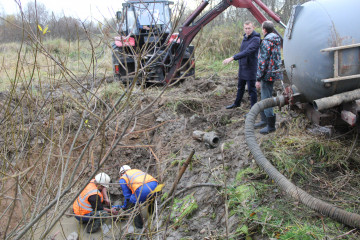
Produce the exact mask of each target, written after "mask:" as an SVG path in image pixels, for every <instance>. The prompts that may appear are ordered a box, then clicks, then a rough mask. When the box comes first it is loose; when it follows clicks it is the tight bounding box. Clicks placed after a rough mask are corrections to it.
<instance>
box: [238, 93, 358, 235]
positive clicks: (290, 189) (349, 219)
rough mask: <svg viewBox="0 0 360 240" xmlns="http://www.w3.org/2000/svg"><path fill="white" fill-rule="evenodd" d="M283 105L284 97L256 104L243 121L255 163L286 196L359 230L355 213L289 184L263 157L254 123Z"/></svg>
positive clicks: (247, 141)
mask: <svg viewBox="0 0 360 240" xmlns="http://www.w3.org/2000/svg"><path fill="white" fill-rule="evenodd" d="M283 105H285V97H284V96H280V97H276V98H268V99H265V100H262V101H261V102H258V103H256V104H255V105H254V106H253V107H252V108H251V110H250V112H249V113H248V114H247V117H246V120H245V139H246V143H247V145H248V147H249V149H250V151H251V153H252V155H253V156H254V159H255V161H256V163H257V164H258V165H259V166H260V167H261V168H262V169H263V170H264V171H265V172H266V173H267V174H268V175H269V176H270V178H271V179H273V180H274V182H275V183H276V184H277V185H278V186H279V187H280V188H281V190H283V191H284V192H286V193H287V194H288V195H290V196H291V197H293V198H295V199H296V200H297V201H300V202H302V203H303V204H305V205H306V206H307V207H309V208H311V209H313V210H314V211H316V212H319V213H320V214H322V215H324V216H327V217H330V218H332V219H334V220H336V221H338V222H341V223H344V224H346V225H348V226H352V227H355V228H360V215H359V214H356V213H351V212H347V211H345V210H342V209H340V208H338V207H335V206H334V205H332V204H329V203H326V202H324V201H322V200H320V199H317V198H315V197H313V196H311V195H310V194H308V193H307V192H305V191H304V190H302V189H301V188H299V187H297V186H296V185H295V184H293V183H292V182H290V181H289V180H288V179H287V178H286V177H285V176H284V175H282V174H281V173H280V172H279V171H278V170H277V169H276V168H275V167H274V166H273V165H272V164H271V163H270V162H269V161H268V160H267V159H266V157H265V156H264V154H263V153H262V151H261V149H260V146H259V145H258V143H257V142H256V138H255V134H254V123H255V120H256V117H257V115H258V114H259V113H260V112H261V111H263V110H264V109H266V108H270V107H275V106H283Z"/></svg>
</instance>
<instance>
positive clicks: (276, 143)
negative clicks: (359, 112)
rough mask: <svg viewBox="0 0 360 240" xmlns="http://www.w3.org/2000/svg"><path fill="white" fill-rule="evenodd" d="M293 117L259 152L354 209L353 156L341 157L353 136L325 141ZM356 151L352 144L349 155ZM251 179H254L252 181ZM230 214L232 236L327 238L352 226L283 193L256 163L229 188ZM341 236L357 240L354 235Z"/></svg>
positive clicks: (313, 190)
mask: <svg viewBox="0 0 360 240" xmlns="http://www.w3.org/2000/svg"><path fill="white" fill-rule="evenodd" d="M299 122H300V121H298V119H294V120H293V122H292V123H291V124H292V125H289V126H288V128H287V129H288V131H286V132H282V131H281V130H280V129H278V130H277V132H276V133H274V134H272V135H271V136H269V137H266V138H264V139H263V141H262V144H261V147H262V150H263V153H265V155H266V157H267V158H268V159H269V160H270V161H271V162H272V164H273V165H274V166H275V167H276V168H277V169H278V170H279V171H280V172H281V173H283V174H284V175H285V176H286V177H287V178H290V179H291V180H292V182H294V183H295V184H296V185H297V186H299V187H301V188H302V189H304V190H305V191H307V192H309V193H310V194H312V195H314V196H316V197H318V198H320V199H322V200H325V201H328V202H329V201H330V203H334V202H335V204H336V206H338V207H340V208H342V209H346V210H348V211H350V212H355V213H359V212H360V211H359V208H358V204H357V203H358V200H359V199H358V196H357V194H355V192H356V191H359V188H358V187H356V186H359V185H358V184H357V183H358V182H359V181H360V175H359V174H357V173H356V171H354V170H355V169H354V166H355V165H354V160H352V158H351V157H350V158H349V159H348V160H347V161H345V160H346V156H348V153H349V151H350V148H351V145H352V144H351V142H352V138H351V137H350V138H348V139H335V140H329V139H327V138H323V137H319V136H317V137H314V136H311V135H310V134H309V133H307V132H306V131H305V126H306V121H305V120H304V119H302V122H305V124H304V123H303V125H297V124H298V123H299ZM358 155H359V150H358V149H357V148H355V149H354V151H353V152H352V157H354V158H355V157H356V156H358ZM255 179H256V180H255ZM228 193H229V211H230V215H235V216H237V218H238V219H239V221H240V223H239V226H238V228H237V234H239V235H241V236H243V237H244V236H251V235H252V234H253V233H257V234H259V233H261V234H262V235H264V236H267V237H269V238H276V239H299V240H300V239H332V238H335V237H337V236H339V235H341V234H344V233H346V232H348V231H350V230H351V228H349V227H346V226H344V225H343V224H341V223H338V222H336V221H333V220H332V219H330V218H327V217H323V218H322V217H320V214H318V213H316V212H314V211H312V210H310V209H309V208H307V207H306V206H305V205H303V204H302V203H298V202H296V201H295V200H294V199H292V198H290V197H288V196H286V195H285V193H283V192H282V191H281V190H280V189H279V188H278V187H277V186H276V184H275V183H274V182H273V181H272V180H271V179H269V178H268V176H267V175H266V174H264V172H263V171H262V170H260V169H259V168H258V167H257V166H254V167H247V168H244V169H242V170H241V171H239V172H238V173H237V175H236V180H235V181H234V182H233V183H232V185H231V186H230V187H229V189H228ZM342 239H357V235H356V233H354V234H349V235H346V236H345V237H343V238H342Z"/></svg>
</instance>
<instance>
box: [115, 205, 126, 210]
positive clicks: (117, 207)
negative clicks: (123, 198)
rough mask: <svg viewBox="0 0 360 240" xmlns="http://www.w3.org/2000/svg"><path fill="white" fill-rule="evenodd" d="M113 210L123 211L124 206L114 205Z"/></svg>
mask: <svg viewBox="0 0 360 240" xmlns="http://www.w3.org/2000/svg"><path fill="white" fill-rule="evenodd" d="M112 208H115V209H116V210H119V209H123V208H124V205H113V206H112Z"/></svg>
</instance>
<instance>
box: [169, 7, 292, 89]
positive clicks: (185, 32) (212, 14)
mask: <svg viewBox="0 0 360 240" xmlns="http://www.w3.org/2000/svg"><path fill="white" fill-rule="evenodd" d="M253 2H255V3H256V4H257V5H258V6H259V7H261V8H262V9H263V10H264V11H265V12H266V13H267V14H269V16H270V17H271V18H273V19H274V20H275V21H276V22H278V23H280V24H281V25H282V26H283V27H286V26H285V25H284V24H283V23H282V22H281V21H280V18H279V16H277V15H276V14H275V13H274V12H272V11H271V10H270V9H269V8H267V7H266V6H265V4H263V3H262V2H261V1H260V0H223V1H221V2H220V3H219V4H218V5H216V6H215V7H214V8H212V9H211V10H210V11H209V12H207V13H206V14H205V15H204V16H202V17H201V18H200V19H199V20H197V21H196V22H194V20H195V18H196V17H197V16H199V15H200V13H201V12H202V11H203V10H204V9H205V7H206V6H207V5H208V4H209V1H208V0H203V2H202V3H201V4H200V6H199V7H198V8H197V9H195V11H194V12H193V13H192V14H191V15H190V16H189V17H188V18H187V19H186V20H185V22H184V24H183V25H182V27H181V28H179V36H178V38H179V39H180V43H179V45H178V47H177V49H176V51H175V56H174V63H173V65H172V66H171V68H170V69H169V72H168V73H167V75H166V77H165V81H166V83H169V82H170V81H171V80H172V78H173V76H174V74H175V72H176V71H177V69H179V68H180V66H181V62H182V59H183V57H184V53H185V51H186V49H187V47H188V46H189V45H190V43H191V41H192V40H193V39H194V37H195V36H196V34H198V32H199V31H200V30H201V29H202V28H203V27H204V26H205V25H206V24H208V23H209V22H210V21H212V20H213V19H214V18H216V17H217V16H218V15H219V14H220V13H222V12H223V11H225V10H226V9H227V8H228V7H230V6H234V7H237V8H247V9H248V10H249V11H250V12H251V14H252V15H254V17H255V18H256V20H257V21H258V22H259V23H263V22H264V21H266V20H267V18H266V17H265V16H264V15H263V14H262V13H261V12H260V10H259V9H258V8H257V7H256V6H255V5H254V3H253ZM193 22H194V23H193ZM191 23H193V24H192V25H191V26H190V24H191Z"/></svg>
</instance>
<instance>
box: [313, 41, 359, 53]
mask: <svg viewBox="0 0 360 240" xmlns="http://www.w3.org/2000/svg"><path fill="white" fill-rule="evenodd" d="M356 47H360V43H355V44H350V45H344V46H338V47H331V48H325V49H322V50H320V52H332V51H337V50H343V49H348V48H356Z"/></svg>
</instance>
